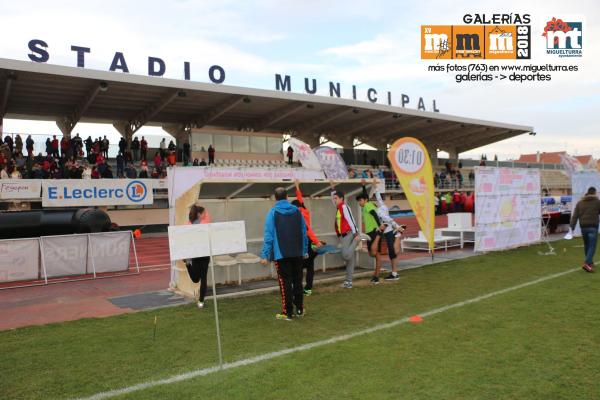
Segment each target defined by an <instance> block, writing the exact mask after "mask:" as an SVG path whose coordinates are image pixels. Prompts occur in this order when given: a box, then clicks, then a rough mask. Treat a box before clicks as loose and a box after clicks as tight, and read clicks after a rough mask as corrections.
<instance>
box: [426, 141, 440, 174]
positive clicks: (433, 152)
mask: <svg viewBox="0 0 600 400" xmlns="http://www.w3.org/2000/svg"><path fill="white" fill-rule="evenodd" d="M425 146H426V147H427V152H428V153H429V158H430V159H431V165H432V166H433V168H435V167H436V166H437V165H438V156H437V147H435V146H434V145H431V144H425Z"/></svg>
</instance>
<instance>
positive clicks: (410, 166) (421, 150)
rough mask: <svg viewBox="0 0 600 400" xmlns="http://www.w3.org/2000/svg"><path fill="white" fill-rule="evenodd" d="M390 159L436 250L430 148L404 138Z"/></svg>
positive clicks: (393, 150) (394, 149)
mask: <svg viewBox="0 0 600 400" xmlns="http://www.w3.org/2000/svg"><path fill="white" fill-rule="evenodd" d="M388 159H389V160H390V163H391V165H392V167H393V168H394V172H395V173H396V176H397V177H398V181H399V182H400V184H401V185H402V189H403V190H404V193H405V194H406V198H407V200H408V203H409V204H410V207H411V208H412V210H413V212H414V213H415V216H416V217H417V222H418V223H419V227H420V228H421V231H422V232H423V235H424V236H425V238H426V239H427V241H428V242H429V249H430V250H431V251H433V248H434V244H433V235H434V228H435V206H434V201H433V196H434V195H435V194H434V187H433V170H432V167H431V160H430V159H429V153H428V152H427V148H426V147H425V145H424V144H423V143H421V142H420V141H419V140H417V139H415V138H412V137H403V138H401V139H398V140H396V141H395V142H394V144H393V145H392V147H391V148H390V151H389V153H388Z"/></svg>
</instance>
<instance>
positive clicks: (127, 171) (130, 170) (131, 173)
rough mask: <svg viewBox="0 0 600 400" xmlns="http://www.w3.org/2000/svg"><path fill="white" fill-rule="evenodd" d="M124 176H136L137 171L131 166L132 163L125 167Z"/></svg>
mask: <svg viewBox="0 0 600 400" xmlns="http://www.w3.org/2000/svg"><path fill="white" fill-rule="evenodd" d="M125 177H126V178H129V179H135V178H137V171H136V170H135V168H133V166H132V165H128V166H127V167H125Z"/></svg>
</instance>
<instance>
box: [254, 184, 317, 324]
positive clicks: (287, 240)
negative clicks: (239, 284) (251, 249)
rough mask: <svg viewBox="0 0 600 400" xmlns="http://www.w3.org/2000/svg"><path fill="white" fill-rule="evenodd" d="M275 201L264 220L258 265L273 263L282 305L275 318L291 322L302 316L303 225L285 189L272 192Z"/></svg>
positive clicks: (304, 251) (304, 227)
mask: <svg viewBox="0 0 600 400" xmlns="http://www.w3.org/2000/svg"><path fill="white" fill-rule="evenodd" d="M275 200H276V202H275V205H274V206H273V208H271V210H269V213H268V214H267V219H266V221H265V231H264V241H263V248H262V252H261V256H260V257H261V260H260V263H261V264H262V265H265V266H266V265H268V264H269V261H275V269H276V270H277V277H278V281H279V289H280V291H281V306H282V312H281V314H277V315H275V318H277V319H281V320H286V321H291V320H292V318H293V317H294V316H299V317H300V316H303V315H304V301H303V292H302V261H303V259H304V258H307V257H308V253H307V246H308V241H307V239H306V223H305V222H304V218H303V217H302V214H301V213H300V211H299V210H298V208H297V207H295V206H293V205H291V204H290V203H289V202H288V200H287V191H286V190H285V189H284V188H282V187H278V188H276V189H275ZM294 306H295V307H296V313H295V314H294Z"/></svg>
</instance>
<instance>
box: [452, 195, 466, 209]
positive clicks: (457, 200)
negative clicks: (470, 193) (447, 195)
mask: <svg viewBox="0 0 600 400" xmlns="http://www.w3.org/2000/svg"><path fill="white" fill-rule="evenodd" d="M452 205H453V207H454V212H462V210H463V207H462V196H461V195H460V192H459V191H458V190H455V191H454V193H452Z"/></svg>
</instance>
